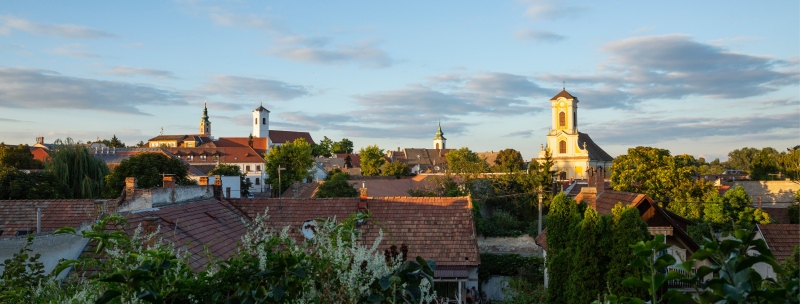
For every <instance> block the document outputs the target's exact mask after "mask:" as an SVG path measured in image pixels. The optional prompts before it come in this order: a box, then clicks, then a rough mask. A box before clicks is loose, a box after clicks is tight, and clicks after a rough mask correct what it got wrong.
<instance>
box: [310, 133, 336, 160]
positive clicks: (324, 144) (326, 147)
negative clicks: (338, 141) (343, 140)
mask: <svg viewBox="0 0 800 304" xmlns="http://www.w3.org/2000/svg"><path fill="white" fill-rule="evenodd" d="M332 147H333V141H332V140H331V139H330V138H328V137H327V136H325V137H323V138H322V140H320V141H319V144H311V155H313V156H314V157H317V156H322V157H331V156H332V155H333V154H332V153H331V148H332Z"/></svg>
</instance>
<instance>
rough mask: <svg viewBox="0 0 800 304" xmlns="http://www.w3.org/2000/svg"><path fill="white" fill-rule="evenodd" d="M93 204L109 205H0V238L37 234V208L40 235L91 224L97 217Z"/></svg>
mask: <svg viewBox="0 0 800 304" xmlns="http://www.w3.org/2000/svg"><path fill="white" fill-rule="evenodd" d="M95 202H98V203H100V204H101V205H102V204H103V202H107V204H111V201H107V200H93V199H83V200H5V201H0V238H7V237H14V236H16V235H17V234H18V232H20V231H24V232H23V233H36V217H37V211H36V210H37V208H41V212H42V218H41V231H40V233H50V232H54V231H56V230H58V229H60V228H62V227H73V228H78V227H80V226H82V225H83V224H90V223H92V222H94V220H95V219H97V218H98V216H99V211H96V210H95ZM106 206H107V205H106ZM103 208H107V207H103Z"/></svg>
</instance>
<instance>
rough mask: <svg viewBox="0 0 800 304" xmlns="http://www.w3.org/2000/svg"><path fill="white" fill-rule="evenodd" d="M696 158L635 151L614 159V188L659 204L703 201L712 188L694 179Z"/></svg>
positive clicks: (648, 149) (651, 150)
mask: <svg viewBox="0 0 800 304" xmlns="http://www.w3.org/2000/svg"><path fill="white" fill-rule="evenodd" d="M694 163H695V161H694V157H690V156H679V157H678V158H677V159H676V158H675V157H672V156H671V155H670V152H669V150H665V149H659V148H652V147H641V146H640V147H636V148H630V149H628V154H625V155H620V156H618V157H617V158H615V159H614V166H613V168H612V174H611V186H612V187H613V188H614V190H617V191H627V192H636V193H645V194H647V195H648V196H650V197H651V198H653V199H654V200H656V201H657V202H672V201H673V200H682V201H700V200H701V199H702V197H704V196H706V195H707V194H708V193H709V192H710V191H712V190H713V187H712V186H711V185H709V183H704V182H702V181H701V182H697V181H694V179H693V178H692V175H693V171H695V170H694V167H692V166H691V164H694Z"/></svg>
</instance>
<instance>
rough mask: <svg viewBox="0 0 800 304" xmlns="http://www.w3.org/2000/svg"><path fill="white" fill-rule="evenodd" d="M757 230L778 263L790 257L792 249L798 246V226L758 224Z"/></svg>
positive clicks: (799, 228) (799, 226) (799, 239)
mask: <svg viewBox="0 0 800 304" xmlns="http://www.w3.org/2000/svg"><path fill="white" fill-rule="evenodd" d="M758 230H759V231H761V235H762V236H764V241H765V242H767V247H769V249H770V250H772V254H773V255H775V259H777V260H778V261H779V262H783V260H785V259H786V258H787V257H789V256H791V255H792V250H794V247H796V246H800V224H767V225H761V224H759V225H758Z"/></svg>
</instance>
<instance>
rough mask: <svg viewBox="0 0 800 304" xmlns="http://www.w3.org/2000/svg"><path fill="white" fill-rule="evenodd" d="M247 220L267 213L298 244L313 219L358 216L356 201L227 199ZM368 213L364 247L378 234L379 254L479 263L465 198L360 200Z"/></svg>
mask: <svg viewBox="0 0 800 304" xmlns="http://www.w3.org/2000/svg"><path fill="white" fill-rule="evenodd" d="M230 201H231V202H232V203H233V205H235V206H237V207H238V208H240V209H241V210H243V211H244V212H246V213H247V214H248V216H249V217H251V218H253V217H255V216H256V214H260V213H263V212H264V210H265V209H266V208H269V216H270V217H269V221H270V223H271V226H272V227H273V228H274V229H282V228H283V227H286V226H289V227H290V230H289V233H290V235H291V236H293V237H295V238H297V239H301V238H302V236H301V233H300V226H301V224H302V223H303V222H305V221H307V220H313V219H317V218H323V219H326V218H333V217H336V218H337V219H343V218H345V217H347V216H348V215H350V214H352V213H356V212H357V211H358V205H359V202H360V199H359V198H334V199H284V200H283V201H282V202H280V201H279V200H278V199H231V200H230ZM364 202H366V205H367V209H368V210H369V212H370V213H371V214H372V217H371V218H370V219H369V220H368V224H366V225H364V226H362V227H361V228H360V229H361V230H362V231H363V232H364V235H363V236H364V240H363V241H364V244H367V245H371V244H372V243H373V242H374V241H375V239H376V237H377V236H378V231H379V229H383V231H384V232H383V241H382V242H381V246H380V249H381V250H384V249H388V248H389V247H390V246H391V245H397V246H399V245H402V244H406V245H407V246H408V258H409V259H413V258H414V257H416V256H420V257H422V258H425V259H428V260H434V261H436V264H437V265H442V266H465V267H466V266H473V267H474V266H477V265H478V264H480V257H479V255H478V244H477V238H476V234H475V225H474V221H473V219H472V200H471V199H470V198H469V197H384V198H368V199H365V200H364Z"/></svg>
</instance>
